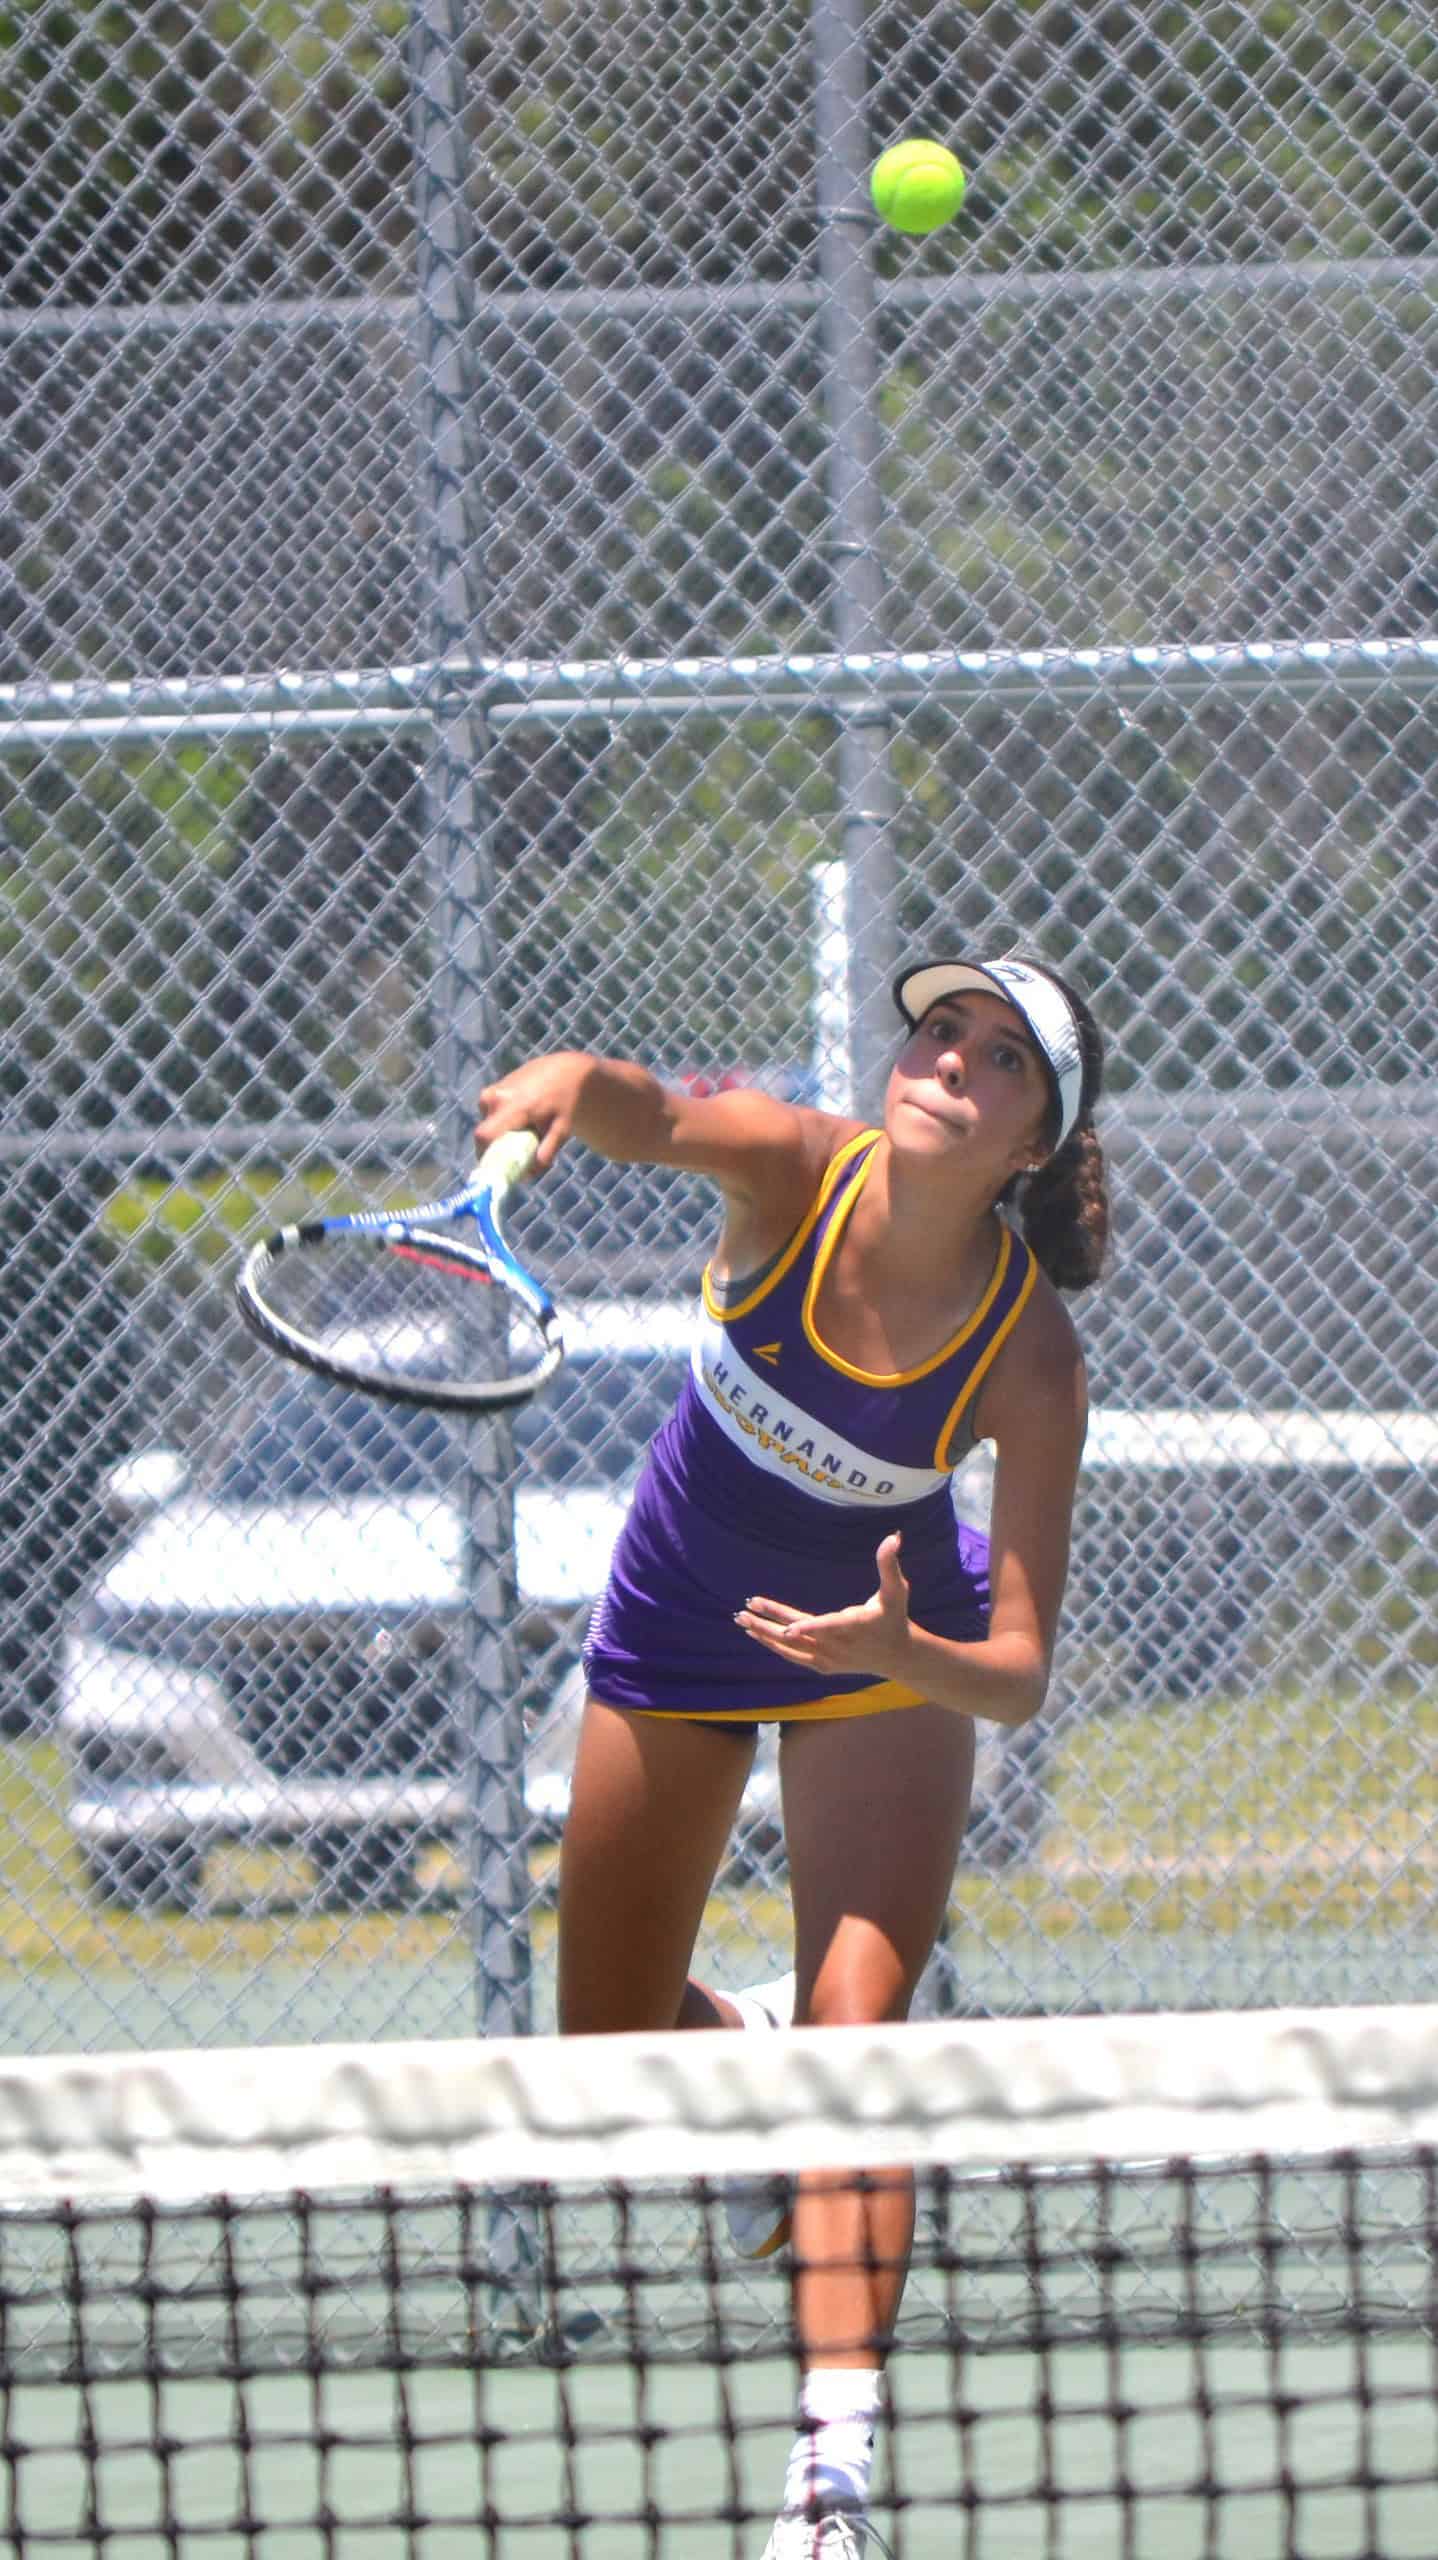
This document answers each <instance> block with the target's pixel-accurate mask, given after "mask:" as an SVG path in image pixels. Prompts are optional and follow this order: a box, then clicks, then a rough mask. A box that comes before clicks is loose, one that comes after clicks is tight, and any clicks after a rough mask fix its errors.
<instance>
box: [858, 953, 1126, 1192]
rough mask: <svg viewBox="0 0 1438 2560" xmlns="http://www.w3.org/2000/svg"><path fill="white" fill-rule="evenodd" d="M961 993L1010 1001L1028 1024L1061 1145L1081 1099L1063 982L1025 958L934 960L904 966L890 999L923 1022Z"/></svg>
mask: <svg viewBox="0 0 1438 2560" xmlns="http://www.w3.org/2000/svg"><path fill="white" fill-rule="evenodd" d="M965 993H972V994H977V995H988V996H998V997H999V998H1000V1000H1001V1001H1002V1002H1003V1003H1004V1004H1011V1005H1012V1006H1013V1009H1014V1011H1015V1013H1017V1014H1019V1015H1020V1016H1021V1017H1022V1019H1023V1020H1024V1022H1025V1023H1026V1024H1027V1025H1028V1028H1029V1030H1030V1032H1031V1033H1032V1035H1033V1039H1034V1044H1035V1046H1036V1048H1037V1049H1038V1052H1039V1055H1040V1057H1041V1058H1042V1059H1043V1061H1044V1064H1045V1066H1046V1067H1047V1068H1048V1071H1049V1073H1050V1075H1051V1076H1052V1078H1053V1081H1054V1088H1055V1091H1056V1092H1057V1094H1058V1104H1059V1130H1058V1136H1057V1138H1056V1139H1055V1141H1054V1144H1055V1146H1059V1147H1061V1146H1062V1145H1063V1142H1064V1140H1065V1138H1066V1137H1067V1136H1068V1135H1069V1133H1070V1131H1071V1130H1072V1129H1073V1128H1075V1127H1076V1126H1077V1123H1078V1116H1079V1105H1080V1102H1081V1101H1082V1099H1083V1048H1082V1045H1081V1043H1080V1039H1079V1027H1078V1018H1077V1016H1076V1014H1075V1012H1074V1009H1073V1007H1072V1005H1071V1004H1070V1003H1069V1000H1068V998H1067V996H1066V995H1065V994H1064V991H1063V989H1062V987H1060V986H1057V985H1056V984H1055V983H1054V980H1053V979H1052V978H1051V977H1049V976H1048V974H1047V972H1046V971H1045V970H1043V969H1035V968H1032V967H1031V966H1030V964H1029V962H1028V961H1027V960H1013V959H1006V960H986V961H984V962H983V963H982V965H980V963H978V962H977V961H972V960H935V961H933V962H932V963H931V964H930V965H929V966H928V967H926V968H922V969H906V970H905V971H904V974H903V976H902V977H901V978H899V979H897V980H896V981H895V985H894V1002H895V1003H896V1005H897V1006H898V1008H899V1011H900V1013H901V1014H903V1016H904V1018H905V1020H906V1021H907V1022H911V1023H914V1022H922V1020H923V1018H924V1015H925V1014H926V1013H927V1012H928V1010H929V1007H930V1005H935V1004H937V1003H938V1002H939V1001H940V998H941V997H943V996H958V995H963V994H965Z"/></svg>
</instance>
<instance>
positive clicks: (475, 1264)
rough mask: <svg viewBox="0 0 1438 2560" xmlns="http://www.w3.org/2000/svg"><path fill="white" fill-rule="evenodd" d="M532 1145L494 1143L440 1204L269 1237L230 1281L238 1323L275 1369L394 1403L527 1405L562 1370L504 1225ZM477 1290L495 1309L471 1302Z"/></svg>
mask: <svg viewBox="0 0 1438 2560" xmlns="http://www.w3.org/2000/svg"><path fill="white" fill-rule="evenodd" d="M538 1143H539V1142H538V1140H537V1139H536V1137H535V1136H534V1134H533V1132H532V1130H528V1129H517V1130H513V1131H511V1133H510V1134H509V1135H508V1136H507V1137H503V1138H497V1139H496V1140H495V1142H494V1144H493V1146H491V1147H487V1148H486V1149H485V1152H484V1154H483V1155H482V1156H481V1158H480V1160H479V1163H478V1165H477V1167H476V1168H475V1171H474V1173H473V1174H472V1176H471V1177H470V1179H469V1181H468V1182H466V1183H464V1184H462V1186H461V1187H460V1189H459V1190H457V1191H451V1192H449V1193H448V1194H447V1195H446V1197H445V1198H444V1199H442V1200H431V1201H426V1202H422V1203H420V1204H418V1205H416V1206H414V1207H412V1208H403V1209H366V1210H361V1211H360V1212H358V1213H357V1214H356V1215H354V1216H352V1217H345V1218H311V1219H307V1220H306V1221H305V1222H304V1223H303V1224H302V1225H298V1226H292V1227H281V1228H280V1229H279V1230H278V1232H277V1233H276V1234H274V1235H272V1236H266V1238H265V1239H264V1242H263V1243H262V1244H257V1245H254V1246H252V1247H251V1250H250V1252H249V1253H248V1254H247V1255H246V1257H245V1262H244V1266H243V1268H242V1270H241V1272H240V1275H239V1278H238V1279H237V1281H236V1283H235V1297H236V1300H237V1302H238V1305H239V1310H240V1313H241V1315H242V1316H243V1317H244V1319H245V1322H246V1324H247V1325H249V1327H250V1328H251V1331H252V1332H254V1333H256V1334H257V1335H258V1336H259V1338H260V1340H261V1342H263V1343H265V1344H267V1345H268V1347H269V1349H270V1350H271V1351H277V1352H279V1353H280V1355H281V1357H282V1358H283V1359H286V1360H297V1361H298V1362H299V1363H300V1365H301V1367H302V1368H305V1369H313V1370H314V1371H315V1372H316V1374H317V1375H318V1376H319V1377H321V1378H332V1379H334V1380H335V1381H336V1383H337V1384H339V1385H341V1386H347V1387H360V1388H362V1389H363V1390H364V1391H365V1392H366V1393H367V1394H369V1395H375V1396H389V1397H391V1398H392V1399H393V1400H394V1401H395V1402H396V1403H399V1404H419V1405H437V1406H441V1407H444V1408H447V1409H448V1410H450V1411H454V1412H460V1413H492V1412H495V1411H497V1410H499V1409H501V1408H502V1407H504V1406H505V1405H514V1404H523V1403H524V1402H525V1401H526V1399H527V1398H528V1397H530V1396H532V1395H535V1394H537V1392H538V1390H539V1389H540V1388H541V1387H542V1386H544V1385H545V1383H546V1381H547V1380H548V1379H550V1378H552V1377H553V1375H554V1373H555V1371H556V1369H557V1368H558V1367H559V1364H560V1362H561V1361H562V1359H563V1358H564V1337H563V1334H562V1332H561V1329H560V1323H559V1316H558V1312H557V1310H556V1308H555V1304H554V1300H553V1299H552V1298H551V1296H550V1294H549V1291H548V1290H547V1289H546V1288H545V1287H544V1286H543V1283H542V1282H541V1281H539V1280H537V1279H536V1278H535V1277H534V1274H533V1273H532V1272H531V1271H527V1270H526V1269H525V1267H524V1265H523V1263H522V1262H520V1261H519V1259H518V1258H517V1256H516V1255H515V1253H514V1252H513V1250H512V1248H511V1247H510V1245H509V1243H508V1242H507V1240H506V1238H505V1235H504V1232H503V1229H502V1227H501V1225H500V1212H501V1208H502V1205H503V1203H504V1200H505V1198H506V1195H507V1194H508V1193H510V1192H511V1191H513V1190H514V1189H515V1187H516V1185H517V1184H518V1183H521V1182H522V1181H523V1180H524V1179H525V1176H526V1175H527V1174H528V1172H529V1170H530V1167H531V1166H532V1164H533V1162H534V1157H535V1151H536V1148H537V1146H538ZM476 1282H482V1283H488V1284H489V1285H490V1286H491V1287H492V1288H493V1289H494V1291H495V1293H496V1295H495V1298H494V1300H493V1301H491V1302H488V1303H482V1302H479V1301H477V1299H476V1293H475V1287H474V1284H475V1283H476Z"/></svg>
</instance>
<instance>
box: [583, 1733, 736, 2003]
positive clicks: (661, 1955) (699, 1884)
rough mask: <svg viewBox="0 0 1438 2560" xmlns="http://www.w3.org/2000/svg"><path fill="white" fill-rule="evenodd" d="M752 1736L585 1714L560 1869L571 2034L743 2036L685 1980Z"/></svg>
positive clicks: (705, 1995)
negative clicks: (712, 2030)
mask: <svg viewBox="0 0 1438 2560" xmlns="http://www.w3.org/2000/svg"><path fill="white" fill-rule="evenodd" d="M753 1758H754V1735H753V1734H752V1733H736V1732H735V1731H733V1729H732V1728H731V1729H729V1730H716V1729H715V1728H714V1727H712V1726H708V1725H704V1724H701V1723H698V1722H689V1721H686V1720H685V1719H684V1718H683V1717H669V1716H641V1715H628V1714H625V1713H624V1712H623V1710H622V1709H620V1708H617V1707H606V1706H603V1705H602V1704H601V1703H600V1701H599V1700H598V1699H596V1698H591V1699H589V1700H588V1701H587V1703H586V1706H585V1710H584V1721H583V1723H582V1725H581V1727H580V1733H579V1749H578V1752H577V1755H576V1758H575V1764H574V1780H573V1786H572V1789H571V1793H570V1803H569V1816H568V1820H567V1821H566V1823H565V1827H564V1843H563V1847H562V1849H561V1851H560V1861H559V2025H560V2030H561V2032H562V2033H563V2034H566V2035H599V2034H612V2033H617V2032H622V2031H624V2030H626V2029H639V2028H646V2027H658V2028H663V2027H673V2026H676V2025H677V2026H695V2027H699V2026H708V2027H718V2026H728V2025H733V2024H737V2023H738V2021H737V2019H736V2018H735V2016H734V2014H733V2012H732V2011H731V2010H730V2009H729V2007H728V2004H727V2003H726V2002H721V2001H720V2000H718V1999H717V1998H716V1997H715V1995H713V1994H712V1993H709V1992H706V1991H703V1990H702V1989H701V1988H700V1987H699V1985H698V1984H695V1983H689V1982H687V1981H686V1976H687V1974H688V1970H689V1958H690V1955H691V1953H692V1950H693V1946H694V1941H695V1939H696V1937H697V1936H698V1934H699V1926H700V1922H701V1921H702V1919H703V1917H704V1904H705V1901H706V1899H707V1897H708V1893H709V1888H710V1886H711V1885H712V1883H713V1881H714V1877H715V1874H716V1871H717V1869H718V1866H719V1861H720V1859H721V1858H722V1857H723V1854H724V1850H725V1847H726V1844H727V1842H728V1839H729V1834H730V1832H731V1830H732V1829H733V1826H734V1818H735V1816H736V1814H737V1813H738V1810H739V1800H740V1797H741V1796H742V1795H743V1792H744V1782H745V1780H746V1778H747V1777H748V1775H749V1770H750V1766H751V1764H752V1762H753Z"/></svg>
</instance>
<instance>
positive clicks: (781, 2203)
mask: <svg viewBox="0 0 1438 2560" xmlns="http://www.w3.org/2000/svg"><path fill="white" fill-rule="evenodd" d="M730 1998H731V1999H732V2000H733V2003H734V2006H735V2008H736V2009H737V2010H738V2012H739V2015H740V2017H741V2018H742V2019H743V2021H744V2024H745V2026H746V2027H747V2028H750V2029H756V2028H757V2029H759V2030H761V2031H762V2030H764V2029H769V2030H773V2029H775V2028H778V2027H787V2026H789V2025H790V2024H791V2023H792V2021H793V2016H794V1977H793V1975H792V1973H781V1974H780V1976H779V1978H778V1980H777V1981H776V1982H756V1983H754V1984H753V1985H752V1986H751V1988H750V1989H749V1990H747V1991H734V1992H731V1993H730ZM724 2219H725V2221H726V2222H727V2223H728V2225H729V2240H730V2245H731V2247H732V2248H733V2249H734V2251H735V2253H736V2255H737V2256H739V2257H741V2258H772V2257H773V2255H774V2253H775V2251H776V2250H778V2249H782V2248H783V2246H784V2243H785V2241H786V2240H787V2239H788V2237H789V2197H788V2191H787V2189H786V2188H785V2187H784V2186H783V2185H782V2183H780V2182H779V2181H778V2180H776V2179H774V2178H730V2179H729V2180H728V2181H727V2182H726V2184H725V2188H724Z"/></svg>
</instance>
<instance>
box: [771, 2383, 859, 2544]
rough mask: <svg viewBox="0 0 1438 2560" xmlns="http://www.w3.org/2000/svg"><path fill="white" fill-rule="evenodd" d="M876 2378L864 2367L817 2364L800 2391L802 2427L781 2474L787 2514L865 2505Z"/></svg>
mask: <svg viewBox="0 0 1438 2560" xmlns="http://www.w3.org/2000/svg"><path fill="white" fill-rule="evenodd" d="M882 2389H883V2384H882V2381H881V2378H880V2376H879V2375H878V2374H877V2373H875V2372H874V2371H873V2369H872V2368H871V2367H869V2366H861V2367H858V2368H853V2367H850V2366H846V2365H824V2366H816V2367H815V2369H814V2371H813V2372H812V2373H808V2374H806V2375H805V2377H804V2385H803V2389H802V2391H801V2393H800V2395H799V2409H800V2414H801V2416H802V2418H803V2421H804V2423H803V2425H802V2427H801V2429H800V2431H799V2433H798V2435H797V2436H796V2437H795V2439H794V2449H793V2451H792V2453H791V2454H790V2456H789V2468H788V2471H787V2472H786V2474H785V2478H784V2509H785V2513H786V2514H797V2515H803V2514H804V2513H805V2512H806V2511H808V2510H811V2509H813V2508H815V2507H820V2508H823V2507H841V2508H858V2509H859V2510H860V2512H861V2513H862V2511H863V2510H864V2509H865V2508H866V2507H867V2506H868V2503H869V2474H870V2472H871V2471H872V2469H873V2467H874V2429H875V2426H876V2424H877V2422H878V2415H879V2399H880V2394H881V2392H882Z"/></svg>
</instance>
